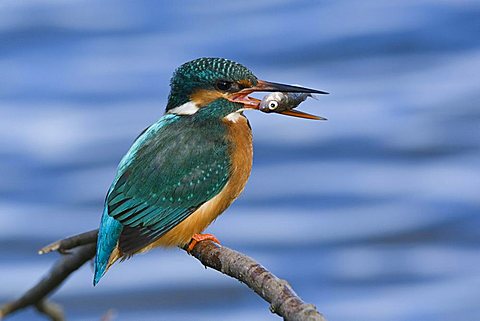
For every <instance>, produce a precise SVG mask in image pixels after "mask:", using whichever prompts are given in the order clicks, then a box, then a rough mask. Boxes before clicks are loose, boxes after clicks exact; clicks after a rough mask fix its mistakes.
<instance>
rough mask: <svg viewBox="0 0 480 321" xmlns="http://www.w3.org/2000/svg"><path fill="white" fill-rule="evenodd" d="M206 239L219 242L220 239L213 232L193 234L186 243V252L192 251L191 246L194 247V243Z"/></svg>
mask: <svg viewBox="0 0 480 321" xmlns="http://www.w3.org/2000/svg"><path fill="white" fill-rule="evenodd" d="M206 240H210V241H213V242H215V243H218V244H220V241H219V240H218V239H217V238H216V237H215V235H213V234H194V235H193V236H192V240H191V241H190V243H189V244H188V247H187V252H188V253H190V252H192V250H193V248H194V247H195V245H197V243H198V242H201V241H206Z"/></svg>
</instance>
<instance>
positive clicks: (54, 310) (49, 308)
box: [35, 300, 65, 321]
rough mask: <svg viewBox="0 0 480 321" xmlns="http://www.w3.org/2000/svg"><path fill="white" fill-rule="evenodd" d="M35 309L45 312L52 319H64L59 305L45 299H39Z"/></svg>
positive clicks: (53, 320)
mask: <svg viewBox="0 0 480 321" xmlns="http://www.w3.org/2000/svg"><path fill="white" fill-rule="evenodd" d="M35 307H36V308H37V311H38V312H40V313H43V314H45V315H46V316H48V317H49V318H50V320H52V321H65V316H64V315H63V309H62V307H61V306H60V305H58V304H56V303H53V302H48V301H46V300H41V301H40V302H38V303H37V304H35Z"/></svg>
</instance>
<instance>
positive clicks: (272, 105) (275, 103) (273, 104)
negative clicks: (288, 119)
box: [268, 100, 278, 110]
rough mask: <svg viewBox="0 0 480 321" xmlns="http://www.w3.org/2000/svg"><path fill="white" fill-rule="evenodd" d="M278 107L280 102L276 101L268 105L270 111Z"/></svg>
mask: <svg viewBox="0 0 480 321" xmlns="http://www.w3.org/2000/svg"><path fill="white" fill-rule="evenodd" d="M277 107H278V102H277V101H275V100H272V101H271V102H270V103H268V108H269V109H270V110H274V109H275V108H277Z"/></svg>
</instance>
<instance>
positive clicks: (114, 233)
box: [93, 207, 123, 286]
mask: <svg viewBox="0 0 480 321" xmlns="http://www.w3.org/2000/svg"><path fill="white" fill-rule="evenodd" d="M122 229H123V226H122V224H120V222H118V221H117V220H115V219H114V218H113V217H111V216H109V215H108V213H107V208H106V207H105V210H104V212H103V215H102V221H101V223H100V229H99V231H98V240H97V254H96V256H95V263H94V277H93V285H94V286H95V285H96V284H97V283H98V282H99V281H100V279H101V278H102V277H103V275H104V274H105V272H107V269H108V268H109V267H110V265H111V264H113V262H114V261H116V260H113V261H111V262H110V256H111V255H112V252H113V251H114V250H115V248H116V247H117V243H118V238H119V237H120V233H122ZM117 256H118V255H117Z"/></svg>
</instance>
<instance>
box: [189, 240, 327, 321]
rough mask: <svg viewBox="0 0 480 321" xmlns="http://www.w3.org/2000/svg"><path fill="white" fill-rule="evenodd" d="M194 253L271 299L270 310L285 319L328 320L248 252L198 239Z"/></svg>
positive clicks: (199, 258) (205, 261)
mask: <svg viewBox="0 0 480 321" xmlns="http://www.w3.org/2000/svg"><path fill="white" fill-rule="evenodd" d="M191 254H192V255H193V256H195V258H197V259H198V260H199V261H200V262H202V264H203V265H205V266H208V267H211V268H213V269H215V270H217V271H219V272H221V273H223V274H226V275H228V276H231V277H232V278H235V279H237V280H239V281H241V282H242V283H245V284H246V285H247V286H248V287H249V288H250V289H252V290H253V291H255V293H257V294H258V295H259V296H260V297H262V298H263V299H264V300H265V301H267V302H268V303H270V311H272V312H274V313H276V314H278V315H279V316H282V317H283V318H284V319H285V320H288V321H326V319H325V318H324V317H323V316H322V315H321V314H320V313H319V312H318V311H317V309H316V308H315V306H314V305H312V304H306V303H305V302H303V301H302V299H300V297H298V295H297V294H296V293H295V292H294V291H293V289H292V288H291V287H290V285H289V284H288V283H287V281H285V280H281V279H279V278H277V277H276V276H275V275H273V274H272V273H271V272H270V271H268V270H267V269H266V268H264V267H263V266H262V265H260V264H259V263H257V262H256V261H254V260H253V259H252V258H250V257H248V256H246V255H245V254H242V253H239V252H237V251H234V250H231V249H229V248H227V247H224V246H218V245H217V244H215V243H213V242H200V243H198V244H197V245H196V246H195V247H194V248H193V251H192V253H191Z"/></svg>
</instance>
